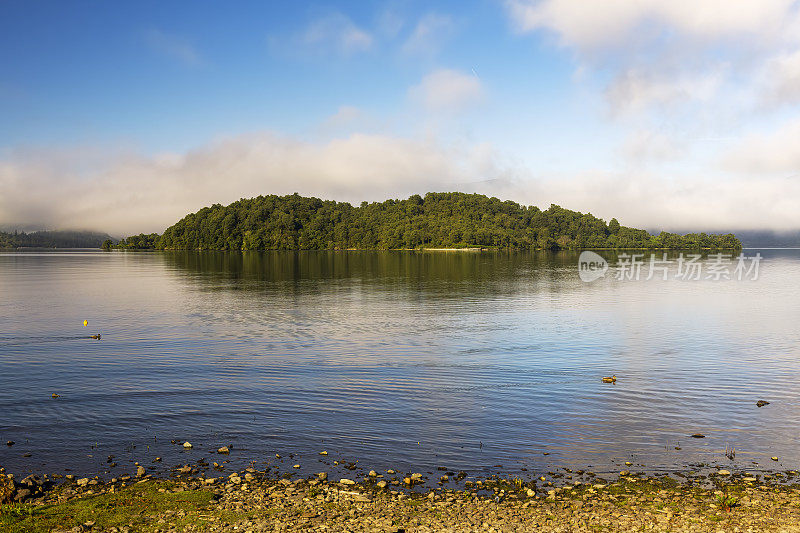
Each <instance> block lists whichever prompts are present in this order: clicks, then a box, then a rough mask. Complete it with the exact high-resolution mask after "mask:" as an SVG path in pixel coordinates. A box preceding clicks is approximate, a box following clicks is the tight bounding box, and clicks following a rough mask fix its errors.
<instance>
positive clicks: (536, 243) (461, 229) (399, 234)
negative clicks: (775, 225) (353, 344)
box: [105, 192, 741, 250]
mask: <svg viewBox="0 0 800 533" xmlns="http://www.w3.org/2000/svg"><path fill="white" fill-rule="evenodd" d="M112 246H113V247H116V248H123V249H178V250H337V249H339V250H341V249H414V248H450V247H453V248H459V247H486V248H516V249H546V250H559V249H570V250H574V249H583V248H654V249H655V248H664V249H712V250H713V249H736V248H740V247H741V243H740V242H739V240H738V239H737V238H736V237H735V236H734V235H732V234H728V235H709V234H705V233H699V234H689V235H677V234H674V233H666V232H662V233H660V234H659V235H650V233H648V232H647V231H645V230H641V229H634V228H628V227H625V226H621V225H620V224H619V222H617V220H616V219H611V221H610V222H608V223H607V224H606V223H605V222H604V221H603V220H602V219H599V218H597V217H595V216H592V215H591V214H583V213H578V212H576V211H570V210H568V209H564V208H562V207H559V206H557V205H551V206H550V207H549V208H548V209H546V210H544V211H543V210H541V209H539V208H537V207H534V206H523V205H520V204H518V203H516V202H511V201H501V200H498V199H497V198H490V197H487V196H484V195H481V194H466V193H457V192H453V193H428V194H426V195H425V196H424V197H422V196H419V195H414V196H411V197H410V198H408V199H407V200H386V201H384V202H373V203H367V202H363V203H362V204H361V205H360V206H359V207H354V206H352V205H350V204H349V203H344V202H335V201H330V200H320V199H318V198H307V197H303V196H300V195H298V194H293V195H289V196H275V195H270V196H258V197H257V198H250V199H242V200H239V201H238V202H234V203H232V204H230V205H228V206H222V205H219V204H214V205H212V206H211V207H206V208H203V209H201V210H200V211H198V212H197V213H192V214H190V215H187V216H185V217H184V218H183V219H181V220H180V221H178V222H177V223H176V224H174V225H173V226H170V227H169V228H167V229H166V231H164V234H163V235H158V234H156V233H152V234H149V235H144V234H141V235H137V236H132V237H128V238H126V239H123V240H122V241H120V242H119V243H117V244H116V245H115V244H114V243H113V242H112V241H108V242H107V243H106V244H105V247H107V248H110V247H112Z"/></svg>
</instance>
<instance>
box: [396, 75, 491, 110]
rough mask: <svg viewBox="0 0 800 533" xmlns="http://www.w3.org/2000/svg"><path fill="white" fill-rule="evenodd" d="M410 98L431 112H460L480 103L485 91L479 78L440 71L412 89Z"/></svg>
mask: <svg viewBox="0 0 800 533" xmlns="http://www.w3.org/2000/svg"><path fill="white" fill-rule="evenodd" d="M409 96H410V97H411V98H412V99H413V100H415V101H417V102H419V103H421V104H422V105H424V106H425V107H426V108H427V109H428V110H430V111H459V110H462V109H464V108H465V107H467V106H469V105H471V104H474V103H476V102H479V101H480V100H481V99H482V98H483V96H484V90H483V85H482V84H481V81H480V79H478V77H477V76H474V75H472V74H464V73H462V72H458V71H456V70H450V69H439V70H435V71H433V72H431V73H430V74H428V75H427V76H425V77H424V78H423V79H422V81H421V82H420V83H419V84H418V85H415V86H413V87H411V89H409Z"/></svg>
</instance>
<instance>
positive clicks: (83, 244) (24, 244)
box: [0, 231, 111, 248]
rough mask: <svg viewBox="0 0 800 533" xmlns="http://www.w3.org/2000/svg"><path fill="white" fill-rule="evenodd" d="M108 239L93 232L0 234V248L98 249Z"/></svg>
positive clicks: (107, 236)
mask: <svg viewBox="0 0 800 533" xmlns="http://www.w3.org/2000/svg"><path fill="white" fill-rule="evenodd" d="M110 238H111V237H110V236H109V235H108V233H96V232H93V231H33V232H31V233H25V232H17V231H15V232H13V233H10V232H0V248H100V246H101V245H102V244H103V242H104V241H106V240H108V239H110Z"/></svg>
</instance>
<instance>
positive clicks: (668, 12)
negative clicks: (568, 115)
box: [506, 0, 796, 50]
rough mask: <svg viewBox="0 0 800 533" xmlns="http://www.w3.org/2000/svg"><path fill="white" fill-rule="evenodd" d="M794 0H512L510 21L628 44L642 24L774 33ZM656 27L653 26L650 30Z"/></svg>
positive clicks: (573, 41) (688, 32) (579, 39)
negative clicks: (594, 0)
mask: <svg viewBox="0 0 800 533" xmlns="http://www.w3.org/2000/svg"><path fill="white" fill-rule="evenodd" d="M795 4H796V2H795V1H794V0H759V1H753V0H671V1H669V2H665V1H663V0H605V1H603V2H586V1H585V0H508V1H507V2H506V7H507V10H508V12H509V15H510V16H511V19H512V23H513V24H514V25H515V27H516V28H517V29H518V30H519V31H522V32H526V31H533V30H539V29H546V30H550V31H553V32H555V33H556V34H558V35H559V37H560V40H561V43H562V44H563V45H565V46H574V47H577V48H580V49H584V50H588V49H589V48H591V47H595V46H620V45H621V46H625V45H627V44H629V43H630V38H631V36H632V35H633V34H634V33H637V32H640V31H641V30H642V29H643V28H644V27H649V28H650V29H651V32H650V37H652V38H661V37H663V35H662V34H661V32H660V31H659V30H663V29H664V28H670V29H672V30H674V31H675V32H678V33H679V34H681V35H683V36H685V37H689V38H693V39H698V40H701V41H705V40H707V39H709V38H724V37H736V38H741V37H742V36H743V35H745V36H746V35H757V36H759V37H760V38H763V39H770V40H771V39H773V38H775V37H776V29H782V30H783V28H785V23H786V22H787V21H789V20H792V15H793V14H794V13H795ZM653 29H655V31H652V30H653Z"/></svg>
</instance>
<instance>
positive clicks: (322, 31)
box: [301, 13, 374, 54]
mask: <svg viewBox="0 0 800 533" xmlns="http://www.w3.org/2000/svg"><path fill="white" fill-rule="evenodd" d="M301 41H302V42H303V43H304V44H305V45H307V46H313V47H316V48H318V49H320V50H323V51H328V50H330V49H333V50H336V51H337V52H339V53H343V54H352V53H356V52H364V51H366V50H369V49H370V48H372V45H373V41H374V39H373V37H372V35H371V34H370V33H369V32H367V31H366V30H364V29H362V28H359V27H358V26H357V25H356V24H355V23H354V22H353V21H352V20H351V19H350V18H349V17H347V16H345V15H343V14H341V13H334V14H332V15H328V16H325V17H322V18H319V19H317V20H315V21H313V22H312V23H311V24H309V26H308V27H307V28H306V30H305V31H304V32H303V34H302V36H301Z"/></svg>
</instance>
